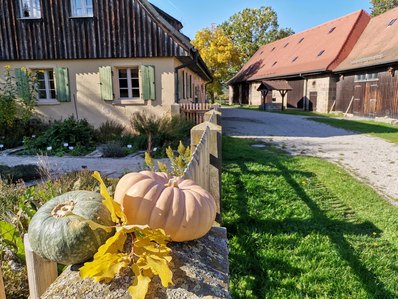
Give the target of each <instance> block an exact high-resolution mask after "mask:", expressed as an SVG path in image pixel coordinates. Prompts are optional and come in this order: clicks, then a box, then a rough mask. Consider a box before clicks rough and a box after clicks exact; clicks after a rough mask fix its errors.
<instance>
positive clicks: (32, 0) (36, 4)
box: [19, 0, 41, 19]
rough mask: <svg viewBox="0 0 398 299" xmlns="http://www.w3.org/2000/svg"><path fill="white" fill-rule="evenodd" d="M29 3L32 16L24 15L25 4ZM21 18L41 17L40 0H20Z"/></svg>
mask: <svg viewBox="0 0 398 299" xmlns="http://www.w3.org/2000/svg"><path fill="white" fill-rule="evenodd" d="M25 4H27V5H28V8H29V12H30V14H31V15H30V16H28V17H26V16H25V15H24V5H25ZM19 6H20V13H21V19H41V5H40V0H19Z"/></svg>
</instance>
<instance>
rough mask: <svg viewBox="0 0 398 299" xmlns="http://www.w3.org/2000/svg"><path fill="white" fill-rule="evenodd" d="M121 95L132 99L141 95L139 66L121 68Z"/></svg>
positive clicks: (123, 97) (119, 72)
mask: <svg viewBox="0 0 398 299" xmlns="http://www.w3.org/2000/svg"><path fill="white" fill-rule="evenodd" d="M118 75H119V97H120V98H121V99H132V98H139V97H140V79H139V71H138V67H130V68H119V69H118Z"/></svg>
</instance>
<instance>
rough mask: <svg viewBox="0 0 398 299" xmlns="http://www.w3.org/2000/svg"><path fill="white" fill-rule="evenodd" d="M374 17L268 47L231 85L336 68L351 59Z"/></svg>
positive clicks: (350, 19)
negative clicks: (357, 42)
mask: <svg viewBox="0 0 398 299" xmlns="http://www.w3.org/2000/svg"><path fill="white" fill-rule="evenodd" d="M369 21H370V16H369V14H368V13H366V12H365V11H363V10H359V11H356V12H354V13H351V14H349V15H346V16H343V17H341V18H338V19H336V20H333V21H330V22H327V23H324V24H322V25H319V26H316V27H314V28H311V29H309V30H306V31H303V32H300V33H297V34H294V35H291V36H288V37H286V38H283V39H280V40H278V41H275V42H273V43H270V44H267V45H264V46H262V47H260V49H259V50H258V51H257V52H256V53H255V54H254V55H253V57H251V58H250V60H249V61H248V62H247V63H246V64H245V65H244V66H243V68H242V69H241V70H240V71H239V72H238V73H237V74H236V75H235V77H233V78H232V79H231V80H230V81H229V82H228V83H229V84H234V83H238V82H242V81H253V80H260V79H265V78H278V77H284V76H290V75H299V74H304V73H312V72H321V71H328V70H331V69H333V68H334V67H335V66H336V65H337V64H338V63H340V62H341V61H342V60H343V59H344V58H346V57H347V55H348V54H349V52H350V51H351V49H352V48H353V46H354V45H355V42H356V41H357V40H358V38H359V37H360V35H361V33H362V32H363V30H364V29H365V27H366V25H367V24H368V23H369Z"/></svg>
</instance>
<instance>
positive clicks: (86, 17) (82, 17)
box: [69, 16, 94, 19]
mask: <svg viewBox="0 0 398 299" xmlns="http://www.w3.org/2000/svg"><path fill="white" fill-rule="evenodd" d="M69 19H94V16H71V17H69Z"/></svg>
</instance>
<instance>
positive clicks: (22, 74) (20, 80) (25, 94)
mask: <svg viewBox="0 0 398 299" xmlns="http://www.w3.org/2000/svg"><path fill="white" fill-rule="evenodd" d="M15 78H16V80H17V94H18V96H19V97H20V98H22V99H23V100H24V101H29V99H30V90H29V77H28V74H27V73H26V70H23V69H15Z"/></svg>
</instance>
